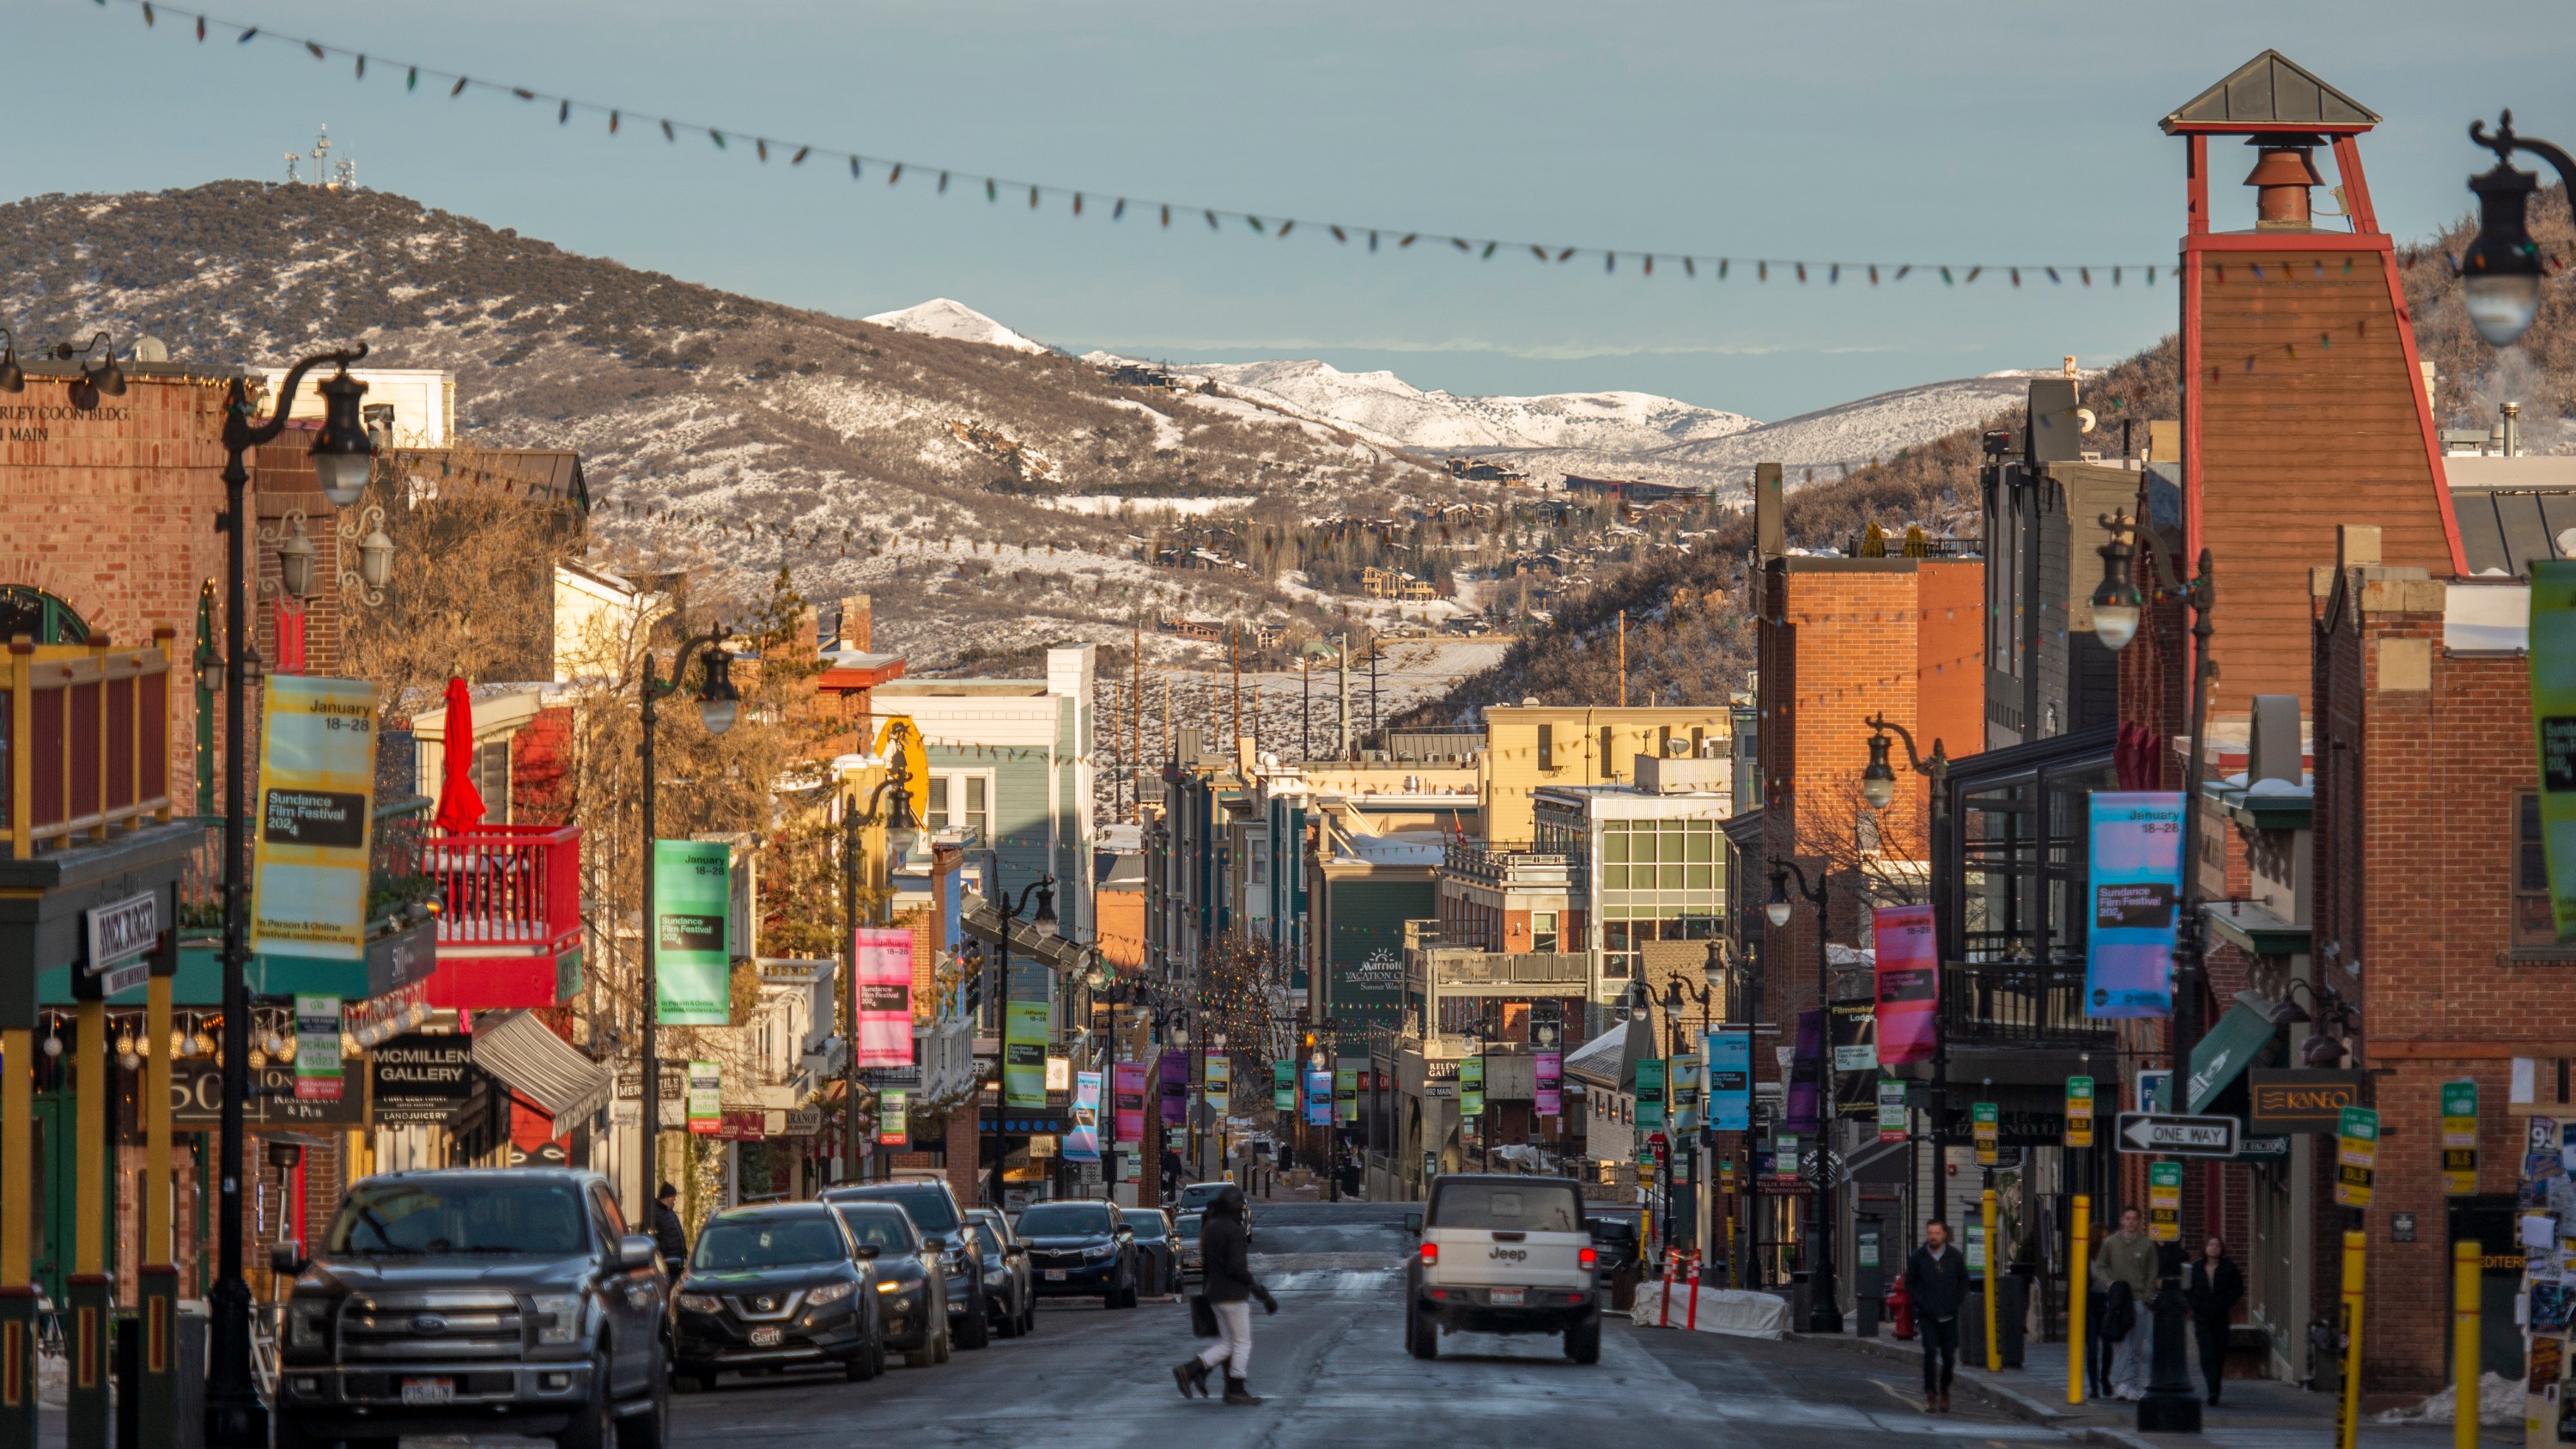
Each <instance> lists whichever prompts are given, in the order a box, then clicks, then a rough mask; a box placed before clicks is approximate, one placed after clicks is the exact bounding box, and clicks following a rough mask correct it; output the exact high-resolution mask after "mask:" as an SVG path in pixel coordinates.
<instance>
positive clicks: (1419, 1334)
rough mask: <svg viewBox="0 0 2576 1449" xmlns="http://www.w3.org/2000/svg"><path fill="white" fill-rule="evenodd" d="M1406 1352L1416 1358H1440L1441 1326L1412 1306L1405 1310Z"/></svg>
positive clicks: (1407, 1306)
mask: <svg viewBox="0 0 2576 1449" xmlns="http://www.w3.org/2000/svg"><path fill="white" fill-rule="evenodd" d="M1404 1351H1405V1352H1407V1353H1409V1354H1412V1355H1413V1356H1414V1357H1415V1358H1438V1357H1439V1356H1440V1325H1439V1324H1437V1323H1434V1322H1432V1320H1431V1315H1429V1314H1427V1313H1424V1312H1423V1311H1422V1310H1421V1309H1419V1308H1416V1307H1413V1306H1412V1305H1410V1304H1408V1305H1406V1307H1405V1310H1404Z"/></svg>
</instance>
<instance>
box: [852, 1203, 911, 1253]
mask: <svg viewBox="0 0 2576 1449" xmlns="http://www.w3.org/2000/svg"><path fill="white" fill-rule="evenodd" d="M840 1213H841V1222H842V1224H843V1225H844V1226H846V1227H847V1228H849V1230H850V1237H851V1238H852V1239H853V1240H854V1241H856V1242H857V1243H858V1245H859V1246H860V1247H862V1248H874V1249H876V1250H877V1251H878V1252H880V1253H913V1252H918V1251H920V1249H921V1237H920V1235H919V1234H917V1233H915V1232H913V1230H912V1219H910V1218H908V1217H906V1216H904V1214H903V1210H902V1209H901V1208H891V1207H878V1206H876V1205H874V1204H872V1203H870V1204H860V1203H843V1204H841V1205H840Z"/></svg>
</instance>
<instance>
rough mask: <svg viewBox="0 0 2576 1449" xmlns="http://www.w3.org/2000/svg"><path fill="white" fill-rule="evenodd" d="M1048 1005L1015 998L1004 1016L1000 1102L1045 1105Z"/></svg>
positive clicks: (1020, 1104)
mask: <svg viewBox="0 0 2576 1449" xmlns="http://www.w3.org/2000/svg"><path fill="white" fill-rule="evenodd" d="M1046 1049H1047V1004H1046V1003H1045V1002H1043V1001H1014V1002H1012V1003H1011V1005H1010V1010H1009V1011H1008V1012H1007V1013H1006V1014H1005V1015H1004V1017H1003V1028H1002V1105H1003V1106H1005V1107H1043V1106H1045V1105H1046Z"/></svg>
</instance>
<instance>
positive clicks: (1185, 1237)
mask: <svg viewBox="0 0 2576 1449" xmlns="http://www.w3.org/2000/svg"><path fill="white" fill-rule="evenodd" d="M1205 1221H1206V1218H1205V1217H1204V1216H1203V1215H1202V1214H1199V1213H1183V1214H1181V1215H1180V1216H1179V1217H1177V1218H1175V1219H1173V1220H1172V1234H1173V1236H1175V1237H1177V1238H1179V1239H1180V1242H1181V1283H1182V1285H1183V1286H1184V1287H1186V1286H1188V1285H1189V1284H1190V1283H1191V1282H1192V1281H1194V1280H1196V1279H1198V1278H1201V1277H1204V1276H1206V1272H1207V1264H1206V1263H1205V1262H1204V1261H1203V1260H1202V1259H1201V1258H1200V1257H1199V1224H1200V1223H1202V1222H1205Z"/></svg>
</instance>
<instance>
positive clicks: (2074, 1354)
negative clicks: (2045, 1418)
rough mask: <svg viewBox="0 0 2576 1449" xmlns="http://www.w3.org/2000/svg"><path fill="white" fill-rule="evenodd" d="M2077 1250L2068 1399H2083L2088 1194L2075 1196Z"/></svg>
mask: <svg viewBox="0 0 2576 1449" xmlns="http://www.w3.org/2000/svg"><path fill="white" fill-rule="evenodd" d="M2074 1238H2075V1243H2074V1247H2075V1251H2074V1254H2073V1267H2072V1270H2071V1271H2070V1272H2069V1273H2068V1274H2067V1278H2066V1402H2068V1403H2070V1404H2080V1403H2083V1402H2084V1368H2085V1357H2086V1355H2085V1350H2086V1349H2087V1348H2089V1347H2090V1345H2088V1344H2087V1343H2085V1341H2084V1309H2085V1306H2086V1298H2085V1292H2086V1290H2087V1289H2089V1288H2090V1287H2091V1286H2092V1283H2093V1280H2092V1277H2091V1273H2092V1263H2091V1261H2090V1260H2091V1258H2092V1254H2093V1199H2092V1197H2091V1196H2090V1195H2089V1194H2086V1193H2080V1192H2079V1193H2077V1194H2076V1195H2075V1224H2074Z"/></svg>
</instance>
